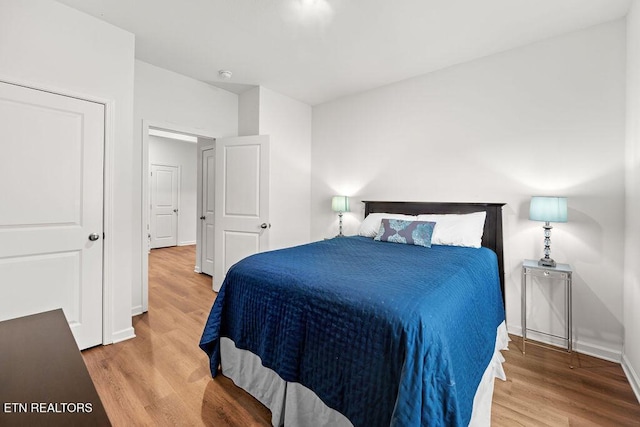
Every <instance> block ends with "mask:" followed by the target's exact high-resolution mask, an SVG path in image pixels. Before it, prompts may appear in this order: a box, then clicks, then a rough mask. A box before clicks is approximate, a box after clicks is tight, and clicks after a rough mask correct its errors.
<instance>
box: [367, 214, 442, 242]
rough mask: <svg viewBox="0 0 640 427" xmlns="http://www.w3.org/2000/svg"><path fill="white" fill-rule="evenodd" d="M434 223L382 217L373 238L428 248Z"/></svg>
mask: <svg viewBox="0 0 640 427" xmlns="http://www.w3.org/2000/svg"><path fill="white" fill-rule="evenodd" d="M435 225H436V223H435V222H430V221H405V220H402V219H389V218H384V219H383V220H382V221H381V222H380V229H379V230H378V234H377V235H376V237H375V238H374V240H379V241H382V242H394V243H405V244H407V245H417V246H424V247H426V248H430V247H431V235H432V234H433V227H435Z"/></svg>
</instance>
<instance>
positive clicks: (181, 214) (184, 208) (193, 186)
mask: <svg viewBox="0 0 640 427" xmlns="http://www.w3.org/2000/svg"><path fill="white" fill-rule="evenodd" d="M197 148H198V147H197V145H196V144H195V143H191V142H186V141H179V140H176V139H170V138H163V137H159V136H149V165H151V164H157V165H168V166H178V168H179V170H180V179H179V181H180V197H179V205H178V246H184V245H195V244H196V228H197V227H196V224H197V222H198V217H199V216H200V215H199V214H198V212H197V210H196V207H197V204H198V194H197V187H198V185H197V184H198V181H197V179H196V175H197V173H196V172H197V158H198V150H197Z"/></svg>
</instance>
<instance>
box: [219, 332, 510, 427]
mask: <svg viewBox="0 0 640 427" xmlns="http://www.w3.org/2000/svg"><path fill="white" fill-rule="evenodd" d="M508 343H509V336H508V334H507V327H506V325H505V323H504V322H502V323H501V324H500V326H498V329H497V331H496V346H495V351H494V354H493V357H492V358H491V361H490V362H489V365H488V366H487V369H485V371H484V374H483V376H482V380H481V381H480V385H479V386H478V389H477V391H476V395H475V397H474V399H473V412H472V414H471V422H470V423H469V425H470V426H488V425H490V424H491V400H492V398H493V384H494V381H495V379H496V378H500V379H501V380H506V376H505V374H504V369H503V368H502V362H504V357H502V354H501V353H500V350H506V349H507V347H508ZM220 359H221V367H222V374H223V375H224V376H225V377H228V378H230V379H231V380H232V381H233V382H234V383H235V384H236V385H237V386H238V387H240V388H242V389H244V390H245V391H247V392H248V393H249V394H251V395H252V396H253V397H255V398H256V399H258V400H259V401H260V402H261V403H262V404H263V405H265V406H266V407H267V408H269V409H270V410H271V424H272V425H274V426H286V427H289V426H290V427H295V426H335V427H342V426H345V427H346V426H349V427H353V425H352V424H351V422H350V421H349V420H348V419H347V418H346V417H345V416H344V415H342V414H341V413H339V412H338V411H336V410H334V409H331V408H329V407H328V406H327V405H325V404H324V403H323V402H322V400H320V398H318V396H316V395H315V393H314V392H313V391H311V390H309V389H308V388H306V387H304V386H303V385H301V384H298V383H291V382H289V383H288V382H286V381H284V380H283V379H282V378H280V376H278V374H276V373H275V372H274V371H273V370H271V369H269V368H265V367H264V366H262V362H261V360H260V358H259V357H258V356H256V355H255V354H253V353H251V352H250V351H247V350H241V349H238V348H236V346H235V344H234V342H233V341H232V340H230V339H229V338H225V337H223V338H221V339H220Z"/></svg>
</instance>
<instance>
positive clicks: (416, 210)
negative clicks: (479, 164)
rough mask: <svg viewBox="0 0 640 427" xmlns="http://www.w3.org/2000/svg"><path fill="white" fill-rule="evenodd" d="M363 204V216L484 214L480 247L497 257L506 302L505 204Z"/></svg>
mask: <svg viewBox="0 0 640 427" xmlns="http://www.w3.org/2000/svg"><path fill="white" fill-rule="evenodd" d="M363 203H364V215H365V216H367V215H369V214H370V213H373V212H386V213H402V214H407V215H418V214H467V213H473V212H482V211H484V212H486V213H487V217H486V219H485V221H484V233H483V234H482V246H484V247H486V248H489V249H491V250H493V251H494V252H495V253H496V255H498V274H499V275H500V288H501V290H502V301H503V303H504V301H506V300H505V292H504V249H503V241H502V207H503V206H504V205H505V203H459V202H451V203H449V202H373V201H363Z"/></svg>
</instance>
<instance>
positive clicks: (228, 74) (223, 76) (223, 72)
mask: <svg viewBox="0 0 640 427" xmlns="http://www.w3.org/2000/svg"><path fill="white" fill-rule="evenodd" d="M232 75H233V73H232V72H231V71H229V70H220V71H218V77H220V78H221V79H222V80H229V79H230V78H231V76H232Z"/></svg>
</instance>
